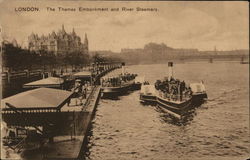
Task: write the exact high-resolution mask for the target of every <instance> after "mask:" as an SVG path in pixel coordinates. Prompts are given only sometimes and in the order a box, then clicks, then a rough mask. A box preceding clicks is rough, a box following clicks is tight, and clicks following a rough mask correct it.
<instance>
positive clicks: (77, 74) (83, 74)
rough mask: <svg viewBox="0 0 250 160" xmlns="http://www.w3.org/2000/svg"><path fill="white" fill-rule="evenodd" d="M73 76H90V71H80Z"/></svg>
mask: <svg viewBox="0 0 250 160" xmlns="http://www.w3.org/2000/svg"><path fill="white" fill-rule="evenodd" d="M74 77H91V72H90V71H82V72H77V73H75V74H74Z"/></svg>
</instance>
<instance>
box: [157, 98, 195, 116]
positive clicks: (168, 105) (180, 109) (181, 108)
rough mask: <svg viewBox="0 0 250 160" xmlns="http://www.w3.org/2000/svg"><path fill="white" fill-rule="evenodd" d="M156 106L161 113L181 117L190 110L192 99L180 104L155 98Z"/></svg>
mask: <svg viewBox="0 0 250 160" xmlns="http://www.w3.org/2000/svg"><path fill="white" fill-rule="evenodd" d="M157 104H158V106H159V107H160V108H161V109H162V110H163V111H166V112H170V113H175V114H178V115H180V116H181V115H184V114H185V113H186V112H187V111H188V110H189V109H190V108H191V106H192V105H191V104H192V99H191V98H190V99H188V100H186V101H183V102H182V103H174V102H171V101H168V100H166V99H163V98H160V97H157Z"/></svg>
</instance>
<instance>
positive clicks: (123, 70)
mask: <svg viewBox="0 0 250 160" xmlns="http://www.w3.org/2000/svg"><path fill="white" fill-rule="evenodd" d="M122 75H125V63H124V62H123V63H122Z"/></svg>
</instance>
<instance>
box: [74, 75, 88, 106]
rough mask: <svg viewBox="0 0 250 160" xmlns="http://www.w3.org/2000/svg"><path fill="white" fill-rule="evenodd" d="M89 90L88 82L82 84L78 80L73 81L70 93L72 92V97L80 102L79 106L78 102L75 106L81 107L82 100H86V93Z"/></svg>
mask: <svg viewBox="0 0 250 160" xmlns="http://www.w3.org/2000/svg"><path fill="white" fill-rule="evenodd" d="M90 90H91V84H90V82H89V81H84V82H82V81H81V80H80V79H77V80H76V81H75V85H74V87H73V88H72V91H73V92H74V96H73V97H74V98H76V99H79V100H80V104H78V101H76V105H82V101H83V99H86V98H87V93H88V91H90Z"/></svg>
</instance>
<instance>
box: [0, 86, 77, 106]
mask: <svg viewBox="0 0 250 160" xmlns="http://www.w3.org/2000/svg"><path fill="white" fill-rule="evenodd" d="M72 94H73V92H69V91H65V90H59V89H52V88H37V89H33V90H30V91H26V92H22V93H19V94H16V95H14V96H11V97H8V98H5V99H2V101H1V108H3V109H4V108H9V106H10V105H11V106H12V107H15V108H18V109H39V108H41V109H42V108H51V109H53V108H54V109H60V108H61V107H62V106H63V105H64V104H65V103H66V102H67V100H68V99H69V98H70V97H71V95H72ZM6 103H8V104H10V105H9V106H8V105H6Z"/></svg>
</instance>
